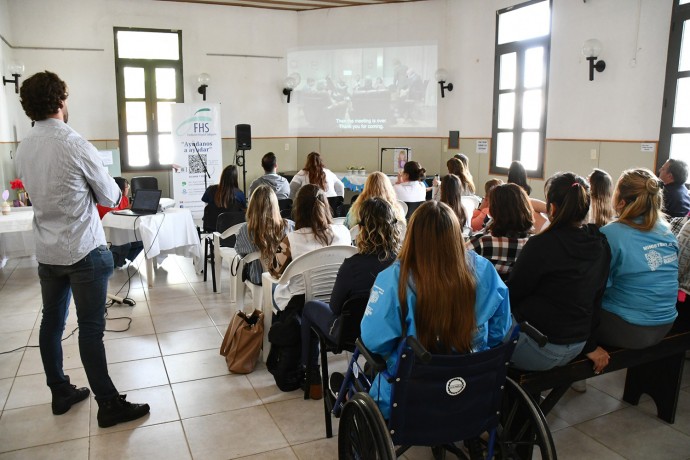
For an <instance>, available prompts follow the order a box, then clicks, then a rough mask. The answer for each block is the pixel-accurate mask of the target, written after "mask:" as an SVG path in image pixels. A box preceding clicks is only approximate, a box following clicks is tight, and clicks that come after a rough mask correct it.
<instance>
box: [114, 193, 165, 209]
mask: <svg viewBox="0 0 690 460" xmlns="http://www.w3.org/2000/svg"><path fill="white" fill-rule="evenodd" d="M160 199H161V191H160V190H147V189H139V190H137V193H136V195H134V200H133V201H132V209H124V210H122V211H113V214H117V215H120V216H148V215H151V214H156V213H157V212H158V203H159V202H160Z"/></svg>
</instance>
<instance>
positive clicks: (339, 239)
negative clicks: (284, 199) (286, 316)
mask: <svg viewBox="0 0 690 460" xmlns="http://www.w3.org/2000/svg"><path fill="white" fill-rule="evenodd" d="M330 209H331V208H330V206H329V205H328V200H327V199H326V195H325V194H324V192H323V190H321V189H320V188H319V187H317V186H316V185H314V184H307V185H304V186H302V188H300V189H299V192H297V197H296V198H295V202H294V204H293V205H292V218H293V219H294V221H295V230H294V231H293V232H290V233H288V234H287V235H285V238H283V241H282V242H281V243H280V246H279V248H278V254H277V255H276V259H277V263H278V267H277V270H276V274H280V273H282V272H283V271H284V270H285V268H286V267H287V265H288V264H289V263H290V262H291V261H292V260H293V259H295V258H297V257H299V256H301V255H302V254H305V253H307V252H309V251H313V250H314V249H319V248H322V247H325V246H335V245H346V246H349V245H350V244H351V238H350V231H349V230H348V229H347V227H345V226H344V225H334V224H333V220H332V219H331V211H330ZM293 297H299V298H298V299H295V301H294V302H295V307H296V308H298V309H299V310H300V311H301V309H302V306H303V305H304V279H303V278H302V276H301V275H297V276H296V277H294V278H291V279H290V281H289V282H288V284H285V285H283V284H281V285H278V287H276V290H275V291H274V292H273V301H274V302H275V304H276V306H277V307H278V308H279V309H280V310H284V309H285V307H287V304H288V302H290V299H292V298H293Z"/></svg>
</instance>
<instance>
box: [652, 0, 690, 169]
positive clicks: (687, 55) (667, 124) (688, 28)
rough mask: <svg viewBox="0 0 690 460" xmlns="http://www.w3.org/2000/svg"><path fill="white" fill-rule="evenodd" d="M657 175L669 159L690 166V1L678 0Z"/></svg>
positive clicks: (674, 15) (675, 9)
mask: <svg viewBox="0 0 690 460" xmlns="http://www.w3.org/2000/svg"><path fill="white" fill-rule="evenodd" d="M666 62H667V64H666V85H665V88H664V101H663V106H662V109H661V131H660V133H659V153H658V155H657V165H656V168H657V171H658V170H659V168H660V167H661V165H662V164H664V163H665V162H666V160H668V159H669V158H674V159H678V160H683V161H685V162H686V163H688V164H690V0H680V1H678V0H676V2H675V5H674V7H673V18H672V20H671V32H670V34H669V39H668V58H667V60H666Z"/></svg>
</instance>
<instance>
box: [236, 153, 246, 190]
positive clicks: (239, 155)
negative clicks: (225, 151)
mask: <svg viewBox="0 0 690 460" xmlns="http://www.w3.org/2000/svg"><path fill="white" fill-rule="evenodd" d="M240 152H242V153H240ZM235 164H236V165H237V166H242V188H243V189H244V196H245V197H246V196H247V168H246V166H245V164H244V149H242V150H235Z"/></svg>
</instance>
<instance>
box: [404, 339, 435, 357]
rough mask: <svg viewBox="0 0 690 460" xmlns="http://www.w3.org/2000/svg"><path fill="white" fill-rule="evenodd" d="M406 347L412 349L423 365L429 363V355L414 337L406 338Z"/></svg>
mask: <svg viewBox="0 0 690 460" xmlns="http://www.w3.org/2000/svg"><path fill="white" fill-rule="evenodd" d="M407 345H408V346H409V347H410V348H411V349H412V351H413V352H414V355H415V356H416V357H417V359H418V360H420V361H421V362H423V363H428V362H429V361H431V353H429V352H428V351H427V350H426V348H424V347H423V346H422V344H421V343H419V341H418V340H417V338H416V337H413V336H411V335H408V336H407Z"/></svg>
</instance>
